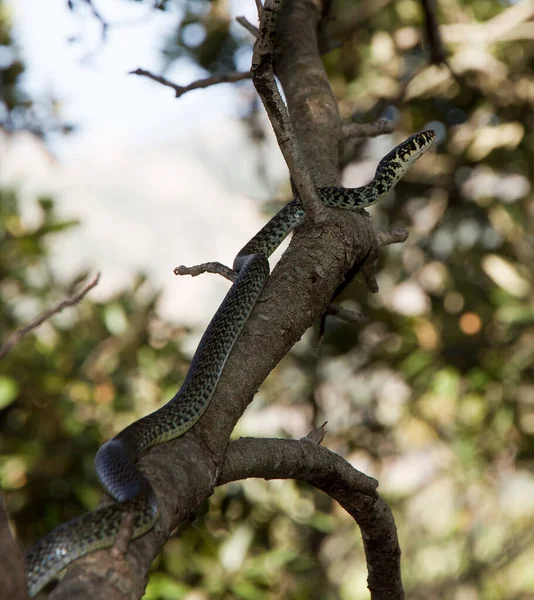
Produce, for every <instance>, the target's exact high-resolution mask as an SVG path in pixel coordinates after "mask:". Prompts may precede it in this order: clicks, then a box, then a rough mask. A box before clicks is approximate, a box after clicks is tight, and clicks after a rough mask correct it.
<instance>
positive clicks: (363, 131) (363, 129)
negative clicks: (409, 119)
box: [340, 119, 395, 142]
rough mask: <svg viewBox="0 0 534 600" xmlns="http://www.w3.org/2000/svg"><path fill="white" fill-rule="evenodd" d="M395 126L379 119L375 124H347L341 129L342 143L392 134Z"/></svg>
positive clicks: (390, 122)
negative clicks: (354, 139) (353, 139)
mask: <svg viewBox="0 0 534 600" xmlns="http://www.w3.org/2000/svg"><path fill="white" fill-rule="evenodd" d="M394 129H395V125H394V124H393V122H392V121H386V120H385V119H379V120H378V121H375V122H374V123H346V124H345V125H343V126H342V127H341V138H340V142H345V141H347V140H349V139H352V138H368V137H376V136H377V135H383V134H384V133H391V132H392V131H394Z"/></svg>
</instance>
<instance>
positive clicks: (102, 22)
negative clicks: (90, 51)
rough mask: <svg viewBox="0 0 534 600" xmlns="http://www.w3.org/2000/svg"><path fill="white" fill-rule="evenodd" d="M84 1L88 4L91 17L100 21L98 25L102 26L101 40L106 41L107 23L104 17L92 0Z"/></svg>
mask: <svg viewBox="0 0 534 600" xmlns="http://www.w3.org/2000/svg"><path fill="white" fill-rule="evenodd" d="M85 3H86V4H87V6H89V8H90V10H91V12H92V13H93V17H94V18H95V19H96V20H97V21H98V22H99V23H100V26H101V27H102V41H103V42H104V41H106V37H107V33H108V28H109V23H108V22H107V21H106V20H105V19H104V17H103V16H102V14H101V13H100V12H99V10H98V9H97V8H96V6H95V5H94V3H93V1H92V0H85Z"/></svg>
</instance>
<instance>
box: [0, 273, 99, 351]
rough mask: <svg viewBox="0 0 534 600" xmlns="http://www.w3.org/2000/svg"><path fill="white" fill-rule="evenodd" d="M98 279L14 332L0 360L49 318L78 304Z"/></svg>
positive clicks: (0, 349)
mask: <svg viewBox="0 0 534 600" xmlns="http://www.w3.org/2000/svg"><path fill="white" fill-rule="evenodd" d="M99 279H100V273H97V275H96V277H95V278H94V279H93V281H91V282H90V283H88V284H87V285H86V286H85V287H84V288H82V289H81V290H80V291H79V292H78V293H77V294H74V296H71V297H70V298H67V299H66V300H62V301H61V302H60V303H59V304H57V305H56V306H54V307H53V308H49V309H48V310H45V311H44V312H43V313H41V314H40V315H39V316H37V317H35V319H33V320H32V321H30V322H29V323H28V324H27V325H25V326H24V327H22V328H21V329H18V330H17V331H15V333H13V334H12V335H11V336H10V337H9V338H8V339H7V341H6V342H5V343H4V344H3V345H2V346H1V347H0V359H1V358H3V357H4V356H5V355H6V354H7V353H8V352H9V351H10V350H11V348H13V346H15V345H16V344H18V343H19V342H20V340H21V339H22V338H23V337H24V336H25V335H26V334H27V333H29V332H30V331H32V330H33V329H36V328H37V327H39V325H41V324H42V323H44V322H45V321H47V320H48V319H50V317H52V316H54V315H56V314H58V313H60V312H61V311H62V310H63V309H64V308H66V307H67V306H72V305H74V304H78V302H80V300H82V298H83V297H84V296H85V295H86V294H87V292H89V290H92V289H93V288H94V287H95V285H96V284H97V283H98V280H99Z"/></svg>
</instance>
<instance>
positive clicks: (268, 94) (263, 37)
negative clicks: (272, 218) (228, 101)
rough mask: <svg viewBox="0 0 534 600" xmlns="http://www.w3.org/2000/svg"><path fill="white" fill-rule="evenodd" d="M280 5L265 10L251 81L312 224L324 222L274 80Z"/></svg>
mask: <svg viewBox="0 0 534 600" xmlns="http://www.w3.org/2000/svg"><path fill="white" fill-rule="evenodd" d="M281 4H282V0H266V2H265V5H264V7H263V11H262V17H261V23H260V32H259V35H258V38H257V39H256V43H255V44H254V53H253V55H252V69H251V72H252V81H253V83H254V86H255V87H256V91H257V92H258V95H259V97H260V98H261V101H262V102H263V105H264V106H265V110H266V111H267V115H268V116H269V119H270V121H271V125H272V127H273V130H274V133H275V135H276V139H277V141H278V145H279V147H280V150H281V152H282V154H283V156H284V159H285V161H286V164H287V166H288V168H289V172H290V174H291V178H292V180H293V183H294V184H295V187H296V188H297V191H298V194H299V196H300V198H301V200H302V202H303V204H304V208H305V209H306V214H307V216H308V217H309V218H310V219H311V220H312V221H314V222H315V223H319V222H323V221H324V220H325V218H326V217H325V212H326V211H325V208H324V206H323V204H322V202H321V200H320V198H319V194H318V192H317V190H316V187H315V184H314V182H313V179H312V177H311V175H310V173H309V171H308V169H307V167H306V164H305V160H304V156H303V155H302V153H301V151H300V148H299V146H298V142H297V139H296V136H295V133H294V131H293V125H292V123H291V121H290V119H289V115H288V112H287V109H286V106H285V104H284V102H283V100H282V96H281V95H280V92H279V90H278V86H277V85H276V81H275V78H274V71H273V59H274V45H275V40H276V30H277V26H278V17H279V14H280V7H281Z"/></svg>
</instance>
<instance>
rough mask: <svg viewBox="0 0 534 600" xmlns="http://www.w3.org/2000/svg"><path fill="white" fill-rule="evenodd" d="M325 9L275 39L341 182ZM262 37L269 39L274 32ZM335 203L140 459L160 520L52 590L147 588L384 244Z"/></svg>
mask: <svg viewBox="0 0 534 600" xmlns="http://www.w3.org/2000/svg"><path fill="white" fill-rule="evenodd" d="M275 1H278V0H270V2H266V4H265V6H264V8H263V13H262V27H260V35H259V40H261V37H262V35H266V32H267V33H268V34H269V35H270V36H274V31H273V30H271V29H269V28H268V27H266V26H265V24H264V23H263V20H264V19H267V18H268V19H271V18H272V12H270V9H271V7H272V5H273V3H274V2H275ZM278 4H279V2H278ZM321 12H322V11H321V3H320V1H319V0H313V1H312V0H285V5H284V9H283V13H282V22H281V23H280V25H281V27H280V28H279V31H278V36H277V38H276V45H275V51H276V62H275V71H276V72H277V75H278V76H279V78H280V80H281V82H282V86H283V88H284V93H285V97H286V98H287V102H288V109H289V113H290V117H291V122H292V124H293V126H294V128H293V131H294V134H295V137H296V139H297V140H298V147H299V148H300V150H301V152H302V153H303V154H304V160H305V161H306V164H308V165H310V166H311V170H312V172H313V175H314V180H315V182H316V183H318V184H319V185H336V184H338V183H339V174H338V172H337V152H338V144H339V131H340V125H341V123H340V119H339V114H338V112H337V104H336V102H335V98H334V97H333V95H332V92H331V90H330V89H329V86H328V80H327V78H326V74H325V72H324V69H323V68H322V64H321V61H320V57H319V54H318V45H317V37H316V32H317V24H318V22H319V20H320V18H321ZM308 38H310V39H308ZM262 44H266V45H267V46H269V45H270V44H272V40H267V41H266V40H264V41H263V42H262ZM260 47H265V46H260ZM269 52H270V51H269ZM263 56H264V55H263ZM260 66H262V67H263V68H265V69H266V70H265V71H264V72H263V73H264V74H265V73H266V72H267V69H268V67H266V66H265V65H260ZM290 79H293V80H294V81H290ZM299 79H301V83H302V89H300V88H299V85H298V81H299ZM273 106H276V105H273ZM275 112H276V111H275ZM269 116H270V117H272V115H271V114H269ZM278 116H279V117H280V116H281V117H282V119H281V123H282V124H284V123H286V121H287V119H286V118H285V117H284V114H283V112H282V113H281V114H279V115H278ZM279 134H280V135H281V144H282V146H283V147H284V151H285V152H286V154H288V151H287V149H288V148H289V147H291V144H289V143H288V142H287V139H288V138H289V134H287V133H285V131H284V130H283V128H282V130H281V131H280V132H279ZM323 137H324V139H323ZM294 168H295V167H294V164H293V166H291V165H290V170H291V172H292V174H293V169H294ZM298 173H299V174H300V170H299V171H298ZM309 197H311V196H309ZM321 210H322V209H321ZM327 212H328V219H327V220H325V221H324V222H323V223H320V224H319V225H317V223H316V224H313V223H310V221H311V220H310V219H307V221H308V223H304V224H303V226H301V227H299V228H298V229H297V231H296V232H295V234H294V237H293V240H292V242H291V244H290V246H289V249H288V250H287V251H286V253H285V254H284V256H283V257H282V259H281V260H280V262H279V263H278V265H277V266H276V268H275V269H274V271H273V273H272V274H271V277H270V278H269V280H268V282H267V284H266V286H265V288H264V291H263V293H262V296H261V298H260V300H259V302H258V303H257V305H256V307H255V309H254V311H253V314H252V315H251V317H250V319H249V321H248V323H247V325H246V326H245V328H244V330H243V332H242V334H241V336H240V337H239V339H238V340H237V341H236V344H235V346H234V349H233V351H232V353H231V354H230V356H229V358H228V360H227V363H226V366H225V369H224V372H223V375H222V377H221V379H220V382H219V385H218V387H217V391H216V393H215V395H214V397H213V399H212V402H211V404H210V406H209V407H208V409H207V410H206V412H205V414H204V415H203V417H202V419H201V420H200V421H199V422H198V423H197V425H195V426H194V427H193V428H192V429H191V430H190V431H188V432H187V433H186V434H185V435H183V436H182V437H180V438H178V439H176V440H173V441H171V442H168V443H167V444H163V445H161V446H156V447H154V448H152V449H151V450H150V451H149V452H148V453H147V455H146V456H144V457H143V458H142V459H141V460H140V462H139V466H140V468H141V470H142V471H143V472H144V473H145V474H146V476H147V478H148V479H149V481H150V483H151V485H152V486H153V488H154V490H155V492H156V494H157V497H158V502H159V507H160V512H161V514H160V518H159V521H158V523H157V525H156V527H155V528H154V529H153V530H151V531H150V532H149V533H147V534H146V535H145V536H143V537H141V538H139V539H138V540H135V541H133V542H132V543H130V546H129V550H128V553H127V555H126V557H125V559H124V560H122V559H120V558H116V557H114V556H113V553H112V551H111V550H110V549H107V550H102V551H99V552H95V553H93V554H91V555H89V556H87V557H85V558H83V559H80V560H79V561H77V562H76V563H75V564H74V566H73V567H72V568H70V569H69V570H68V572H67V574H66V576H65V577H64V578H63V580H62V581H61V583H60V584H59V586H58V587H57V588H56V590H55V591H54V592H53V594H52V596H51V599H52V600H60V599H63V600H66V599H68V600H80V599H82V598H83V599H87V600H89V599H92V598H106V600H126V599H128V600H131V599H132V598H141V597H142V595H143V593H144V589H145V585H146V579H147V577H148V572H149V568H150V565H151V563H152V561H153V560H154V558H155V557H156V556H157V555H158V553H159V552H160V550H161V547H162V545H163V544H164V543H165V541H166V540H167V538H168V536H169V535H170V533H171V532H172V531H174V530H175V529H176V527H182V526H184V524H186V523H187V522H188V521H189V519H190V515H191V514H192V512H194V511H195V510H196V509H197V508H198V506H199V505H200V503H201V502H202V501H204V500H205V499H206V498H208V497H209V496H210V495H211V493H212V491H213V488H214V486H215V485H216V484H217V481H218V480H219V475H220V472H221V469H222V466H223V464H224V461H225V455H226V449H227V446H228V441H229V439H230V435H231V432H232V431H233V429H234V427H235V424H236V423H237V421H238V420H239V418H240V417H241V415H242V414H243V412H244V410H245V408H246V407H247V405H248V404H249V403H250V402H251V401H252V398H253V396H254V394H255V392H256V390H257V389H258V388H259V386H260V385H261V384H262V382H263V381H264V379H265V378H266V377H267V375H268V374H269V373H270V371H271V370H272V369H273V368H274V367H275V366H276V365H277V364H278V362H279V361H280V360H281V359H282V358H283V356H284V355H285V354H286V353H287V352H288V351H289V350H290V348H291V347H292V346H293V345H294V344H295V343H296V342H297V341H298V340H299V339H300V338H301V336H302V335H303V334H304V332H305V331H306V330H307V329H308V328H309V327H310V326H311V325H312V324H313V323H314V322H315V320H316V319H317V317H318V316H319V315H321V314H323V313H324V312H325V311H326V310H327V308H328V306H329V304H330V301H331V298H332V296H333V294H334V292H335V290H336V287H337V286H338V284H339V282H341V281H342V280H343V278H344V276H345V274H346V273H347V271H348V270H349V269H351V268H353V269H355V270H357V269H358V266H361V265H363V264H364V263H365V261H366V260H367V258H368V257H369V255H370V253H371V251H372V249H373V248H375V249H376V248H377V242H376V236H375V234H374V231H373V229H372V226H371V224H370V221H369V219H366V218H362V217H361V216H360V215H359V214H353V213H350V212H348V211H336V210H328V211H327ZM341 213H342V214H341ZM244 242H246V240H243V243H244ZM177 293H179V292H177ZM250 458H251V460H255V457H250ZM341 500H343V498H342V499H341ZM343 501H344V500H343ZM348 501H349V500H348V499H347V502H348ZM368 519H370V521H369V527H370V528H371V529H372V531H373V532H374V533H373V539H377V540H379V539H381V538H380V532H382V531H385V530H388V529H387V527H386V524H387V522H388V516H387V514H386V513H384V514H383V518H377V522H375V521H373V519H371V517H368ZM115 554H120V553H118V552H115ZM392 564H393V563H392ZM370 580H371V579H370Z"/></svg>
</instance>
